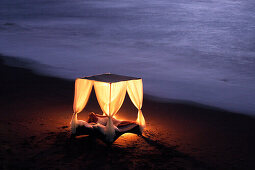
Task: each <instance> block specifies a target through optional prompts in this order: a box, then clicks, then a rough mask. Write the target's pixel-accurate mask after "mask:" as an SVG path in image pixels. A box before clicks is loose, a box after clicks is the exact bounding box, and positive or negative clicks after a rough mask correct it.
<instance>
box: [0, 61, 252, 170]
mask: <svg viewBox="0 0 255 170" xmlns="http://www.w3.org/2000/svg"><path fill="white" fill-rule="evenodd" d="M1 58H2V59H1V63H0V64H1V67H0V74H1V85H0V88H1V97H0V100H1V118H0V129H1V131H0V169H95V168H98V169H145V168H146V169H255V165H254V163H253V162H254V161H255V157H254V154H253V153H254V151H255V148H254V143H255V133H254V132H255V120H254V118H252V117H249V116H246V115H242V114H236V113H230V112H226V111H222V110H219V109H214V108H209V107H204V106H200V105H194V104H190V103H182V102H162V101H159V100H157V99H156V98H153V97H151V96H148V95H145V97H144V104H143V113H144V117H145V119H146V122H147V128H146V130H145V132H144V135H143V137H139V136H137V135H133V134H125V135H123V136H121V137H120V138H119V139H118V140H117V141H116V142H115V143H114V144H113V145H112V146H107V145H105V144H104V143H103V142H101V141H100V140H98V139H92V138H90V137H87V136H85V137H81V138H78V139H70V120H71V116H72V103H73V91H74V82H73V81H68V80H64V79H58V78H53V77H47V76H42V75H38V74H35V73H34V72H32V71H31V70H29V69H24V68H17V67H10V66H7V65H4V62H3V59H8V57H4V56H2V57H1ZM15 61H16V62H19V59H15ZM22 62H25V61H22ZM92 94H93V92H92ZM91 111H93V112H95V113H101V110H100V107H99V105H98V103H97V101H96V99H95V95H92V96H91V98H90V100H89V102H88V105H87V107H86V109H85V111H83V112H82V113H80V114H79V119H84V120H86V119H87V116H88V113H89V112H91ZM136 114H137V109H136V108H135V107H134V106H133V105H132V103H131V101H130V99H129V98H128V97H126V99H125V101H124V105H123V107H122V108H121V109H120V111H119V114H118V115H117V117H118V118H120V119H127V120H135V119H136Z"/></svg>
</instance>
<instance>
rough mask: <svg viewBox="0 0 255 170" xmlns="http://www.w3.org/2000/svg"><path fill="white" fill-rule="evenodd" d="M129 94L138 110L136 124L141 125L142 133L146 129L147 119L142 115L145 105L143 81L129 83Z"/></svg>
mask: <svg viewBox="0 0 255 170" xmlns="http://www.w3.org/2000/svg"><path fill="white" fill-rule="evenodd" d="M127 92H128V95H129V97H130V99H131V101H132V102H133V104H134V105H135V106H136V108H137V109H138V114H137V119H136V122H137V123H138V124H139V125H140V128H141V129H140V130H141V132H142V131H143V129H144V128H145V119H144V117H143V113H142V110H141V109H142V105H143V82H142V79H138V80H130V81H128V82H127Z"/></svg>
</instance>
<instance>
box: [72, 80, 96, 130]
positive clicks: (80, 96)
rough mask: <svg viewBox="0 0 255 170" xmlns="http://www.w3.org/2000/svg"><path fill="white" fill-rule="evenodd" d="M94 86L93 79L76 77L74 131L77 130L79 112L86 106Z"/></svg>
mask: <svg viewBox="0 0 255 170" xmlns="http://www.w3.org/2000/svg"><path fill="white" fill-rule="evenodd" d="M92 86H93V81H91V80H86V79H76V81H75V92H74V103H73V111H74V114H73V117H72V121H71V129H72V131H73V133H75V130H76V124H77V114H78V113H80V112H81V111H82V110H83V109H84V107H85V106H86V104H87V102H88V99H89V96H90V93H91V89H92Z"/></svg>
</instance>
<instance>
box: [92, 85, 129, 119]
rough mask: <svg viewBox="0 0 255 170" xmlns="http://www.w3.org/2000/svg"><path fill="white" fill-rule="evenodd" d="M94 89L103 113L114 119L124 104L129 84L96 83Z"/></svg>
mask: <svg viewBox="0 0 255 170" xmlns="http://www.w3.org/2000/svg"><path fill="white" fill-rule="evenodd" d="M94 88H95V92H96V97H97V100H98V103H99V105H100V107H101V109H102V111H103V112H104V113H105V114H106V115H107V116H109V117H113V116H114V115H115V114H116V113H117V112H118V110H119V109H120V107H121V105H122V104H123V101H124V99H125V95H126V88H127V82H125V81H121V82H117V83H104V82H98V81H95V82H94Z"/></svg>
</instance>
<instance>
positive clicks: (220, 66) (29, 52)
mask: <svg viewBox="0 0 255 170" xmlns="http://www.w3.org/2000/svg"><path fill="white" fill-rule="evenodd" d="M254 9H255V1H254V0H1V1H0V53H2V54H5V55H11V56H16V57H20V58H27V59H32V60H35V61H37V62H39V63H41V64H42V66H41V67H35V66H33V65H31V67H32V69H35V70H37V71H40V72H41V73H44V74H49V75H54V76H59V77H64V78H68V79H75V78H76V77H81V76H87V75H94V74H100V73H109V72H111V73H117V74H124V75H130V76H138V77H142V78H143V82H144V92H145V93H147V94H150V95H154V96H157V97H162V98H166V99H174V100H185V101H192V102H196V103H201V104H205V105H209V106H214V107H219V108H222V109H226V110H230V111H234V112H242V113H247V114H254V115H255V10H254Z"/></svg>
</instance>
